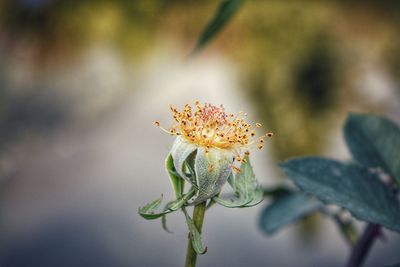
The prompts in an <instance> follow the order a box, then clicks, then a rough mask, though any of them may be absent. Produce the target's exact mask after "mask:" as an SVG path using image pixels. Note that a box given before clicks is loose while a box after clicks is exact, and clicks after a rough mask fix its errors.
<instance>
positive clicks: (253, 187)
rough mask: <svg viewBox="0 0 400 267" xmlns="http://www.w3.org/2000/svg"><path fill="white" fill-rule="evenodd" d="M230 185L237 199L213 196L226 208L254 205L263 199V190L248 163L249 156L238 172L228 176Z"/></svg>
mask: <svg viewBox="0 0 400 267" xmlns="http://www.w3.org/2000/svg"><path fill="white" fill-rule="evenodd" d="M228 182H229V184H230V186H231V187H232V188H233V190H234V191H235V194H236V195H237V199H231V200H225V199H223V198H220V197H214V198H213V200H214V201H215V202H217V203H218V204H220V205H222V206H225V207H228V208H242V207H251V206H255V205H257V204H258V203H260V202H261V201H263V199H264V190H263V189H262V188H261V186H260V185H258V183H257V180H256V177H255V175H254V172H253V168H252V167H251V165H250V159H249V157H245V162H243V163H242V164H241V166H240V173H238V174H236V175H233V174H232V173H231V175H230V176H229V178H228Z"/></svg>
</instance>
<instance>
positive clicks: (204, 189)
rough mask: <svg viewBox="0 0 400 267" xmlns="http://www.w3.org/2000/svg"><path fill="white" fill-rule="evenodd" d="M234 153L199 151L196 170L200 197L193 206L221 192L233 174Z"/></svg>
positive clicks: (195, 164) (198, 196)
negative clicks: (232, 161)
mask: <svg viewBox="0 0 400 267" xmlns="http://www.w3.org/2000/svg"><path fill="white" fill-rule="evenodd" d="M231 160H232V153H231V152H230V151H226V150H222V149H218V148H211V149H209V150H208V152H207V153H206V150H205V148H203V147H200V148H198V149H197V154H196V158H195V163H194V168H195V173H196V179H197V185H198V195H197V197H196V199H195V200H194V202H193V204H198V203H201V202H203V201H205V200H207V199H210V198H212V197H214V196H215V195H216V194H218V193H219V192H220V191H221V188H222V186H223V185H224V184H225V182H226V180H227V178H228V176H229V175H230V174H231V167H230V164H231Z"/></svg>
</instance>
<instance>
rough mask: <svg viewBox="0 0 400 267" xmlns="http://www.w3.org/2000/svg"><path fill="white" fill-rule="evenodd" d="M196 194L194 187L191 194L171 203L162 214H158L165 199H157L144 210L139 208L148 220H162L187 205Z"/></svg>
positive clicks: (190, 191) (140, 212)
mask: <svg viewBox="0 0 400 267" xmlns="http://www.w3.org/2000/svg"><path fill="white" fill-rule="evenodd" d="M195 193H196V189H195V187H192V188H191V189H190V190H189V192H188V193H186V194H185V195H183V197H181V198H180V199H177V200H175V201H171V202H169V204H168V205H167V206H166V209H164V210H163V211H162V212H156V210H157V209H158V207H159V206H160V204H161V201H162V198H163V197H162V196H161V197H160V198H159V199H156V200H155V201H153V202H151V203H150V204H147V205H146V206H144V207H143V208H139V214H140V215H141V216H142V217H143V218H145V219H147V220H154V219H157V218H160V217H162V216H165V215H166V214H168V213H171V212H174V211H176V210H178V209H180V208H181V207H183V206H184V205H185V204H186V203H187V201H188V200H189V199H190V198H191V197H193V196H194V194H195Z"/></svg>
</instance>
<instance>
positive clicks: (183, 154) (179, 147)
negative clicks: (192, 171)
mask: <svg viewBox="0 0 400 267" xmlns="http://www.w3.org/2000/svg"><path fill="white" fill-rule="evenodd" d="M196 149H197V146H195V145H193V144H191V143H188V142H186V141H185V140H184V139H183V138H182V137H179V136H178V137H177V138H176V139H175V142H174V144H173V145H172V148H171V156H172V158H173V164H174V167H175V171H176V172H177V173H178V174H179V176H180V177H182V178H183V179H185V180H186V181H188V182H190V183H191V184H194V183H195V181H194V177H193V176H192V175H190V176H188V175H187V174H186V173H185V169H186V166H185V162H186V160H187V159H188V157H189V156H190V155H191V154H192V153H194V152H195V151H196Z"/></svg>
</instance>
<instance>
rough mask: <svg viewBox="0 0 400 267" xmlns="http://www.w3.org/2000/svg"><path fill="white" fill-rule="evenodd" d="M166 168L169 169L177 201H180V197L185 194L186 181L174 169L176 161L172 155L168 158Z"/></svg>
mask: <svg viewBox="0 0 400 267" xmlns="http://www.w3.org/2000/svg"><path fill="white" fill-rule="evenodd" d="M165 168H166V169H167V172H168V175H169V178H170V181H171V183H172V186H173V188H174V192H175V196H176V198H177V199H179V198H180V197H182V194H183V188H184V186H185V180H184V179H183V178H182V177H181V176H179V174H178V173H177V172H176V170H175V167H174V159H173V158H172V155H171V154H168V156H167V159H166V161H165Z"/></svg>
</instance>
